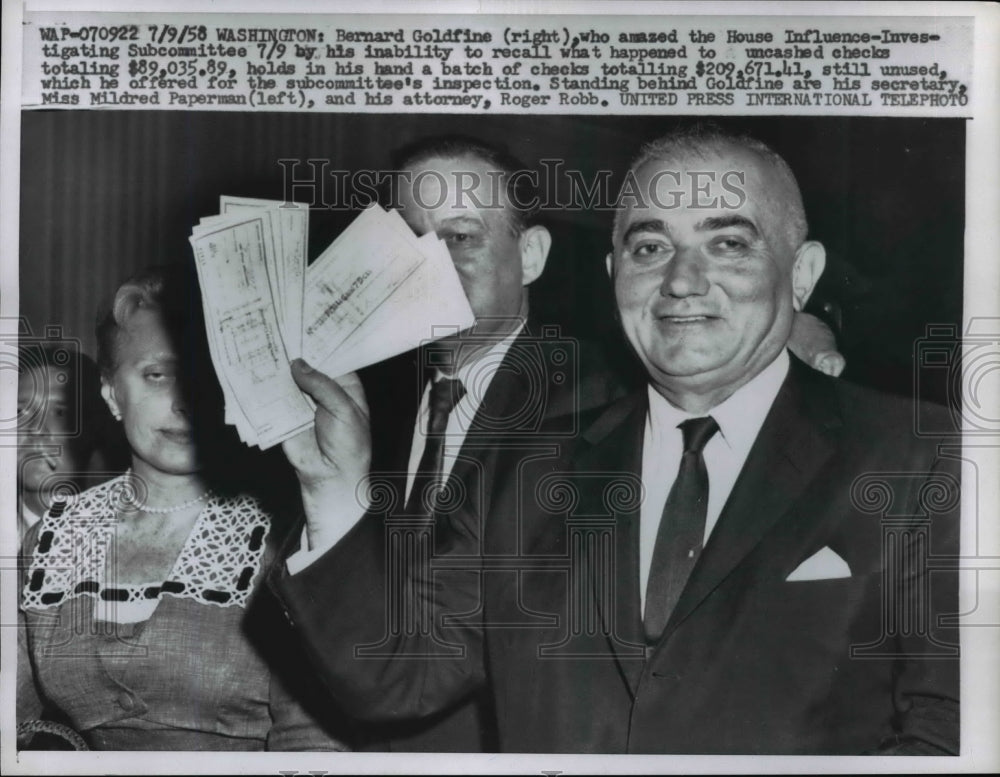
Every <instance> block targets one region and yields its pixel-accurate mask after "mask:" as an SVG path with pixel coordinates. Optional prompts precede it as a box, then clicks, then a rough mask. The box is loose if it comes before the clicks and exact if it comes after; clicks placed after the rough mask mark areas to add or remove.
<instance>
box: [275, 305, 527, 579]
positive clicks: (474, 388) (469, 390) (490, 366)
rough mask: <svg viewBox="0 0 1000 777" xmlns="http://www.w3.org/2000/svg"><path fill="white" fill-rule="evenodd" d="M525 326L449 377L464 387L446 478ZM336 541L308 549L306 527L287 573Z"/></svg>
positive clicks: (451, 430) (447, 451)
mask: <svg viewBox="0 0 1000 777" xmlns="http://www.w3.org/2000/svg"><path fill="white" fill-rule="evenodd" d="M523 329H524V323H523V322H522V323H521V325H520V326H518V327H517V329H515V330H514V331H513V332H511V333H510V334H509V335H508V336H507V337H505V338H504V339H503V340H501V341H500V342H498V343H497V344H496V345H494V346H493V347H492V348H490V349H489V350H488V351H487V352H486V353H485V354H483V355H482V356H480V357H479V358H478V359H476V360H475V361H474V362H469V363H466V364H463V365H462V366H461V367H459V369H458V370H457V371H456V372H455V374H454V375H453V376H451V377H454V378H457V379H458V380H460V381H462V385H463V386H465V396H463V397H462V399H460V400H459V401H458V403H457V404H456V405H455V407H454V408H453V409H452V411H451V413H450V414H449V415H448V426H447V428H446V429H445V443H444V461H443V464H442V474H443V476H444V477H445V478H447V477H448V476H449V475H450V474H451V470H452V469H453V468H454V466H455V460H456V459H457V458H458V452H459V450H461V448H462V444H463V443H464V442H465V437H466V435H467V434H468V432H469V428H470V427H471V425H472V420H473V419H474V418H475V417H476V413H477V412H479V407H480V405H482V403H483V398H484V397H485V396H486V391H487V389H488V388H489V386H490V384H491V383H492V382H493V378H494V377H495V376H496V373H497V370H499V369H500V365H501V363H502V362H503V360H504V359H505V358H506V356H507V352H508V351H510V348H511V346H512V345H513V344H514V340H516V339H517V337H518V335H520V334H521V332H522V331H523ZM441 377H444V376H442V375H437V376H436V377H435V380H439V379H440V378H441ZM430 393H431V386H430V383H428V384H427V387H426V388H425V389H424V394H423V396H422V397H421V399H420V408H419V409H418V411H417V420H416V423H415V425H414V430H413V443H412V445H411V446H410V462H409V467H408V468H407V475H406V496H407V498H409V496H410V489H411V488H412V487H413V481H414V479H415V477H416V473H417V469H418V468H419V466H420V457H421V456H423V454H424V447H425V444H426V442H427V421H428V417H429V415H430ZM334 544H336V543H332V544H328V545H324V546H321V547H316V548H311V549H307V545H306V530H305V529H303V531H302V540H301V544H300V545H299V547H300V550H298V551H297V552H295V553H293V554H291V555H290V556H289V557H288V560H287V562H286V563H287V566H288V572H289V574H293V575H294V574H296V573H297V572H301V571H302V570H303V569H305V568H306V567H307V566H309V565H310V564H311V563H312V562H313V561H315V560H316V559H318V558H319V557H320V556H322V555H323V554H324V553H326V552H327V551H328V550H329V549H330V548H331V547H333V545H334Z"/></svg>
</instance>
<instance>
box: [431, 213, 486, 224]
mask: <svg viewBox="0 0 1000 777" xmlns="http://www.w3.org/2000/svg"><path fill="white" fill-rule="evenodd" d="M483 221H484V219H482V218H480V217H476V216H473V215H471V214H468V215H466V214H460V215H457V216H448V217H447V218H443V219H441V224H461V223H463V222H469V223H472V224H482V223H483Z"/></svg>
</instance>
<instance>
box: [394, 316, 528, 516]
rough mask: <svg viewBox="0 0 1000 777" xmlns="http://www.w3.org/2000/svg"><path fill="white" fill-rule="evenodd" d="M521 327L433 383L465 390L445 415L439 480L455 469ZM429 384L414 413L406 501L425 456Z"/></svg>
mask: <svg viewBox="0 0 1000 777" xmlns="http://www.w3.org/2000/svg"><path fill="white" fill-rule="evenodd" d="M523 329H524V324H521V325H520V326H519V327H518V328H517V329H515V330H514V331H513V332H511V334H510V335H508V336H507V337H505V338H504V339H503V340H501V341H500V342H498V343H497V344H496V345H494V346H493V347H492V348H490V350H489V351H487V352H486V353H485V354H483V355H482V356H481V357H479V358H478V359H476V360H475V361H474V362H471V363H466V364H463V365H462V366H461V367H459V368H458V370H456V372H455V374H454V375H451V376H447V375H443V374H440V373H439V374H437V375H436V376H435V378H434V380H435V381H438V380H441V379H443V378H446V377H451V378H453V379H457V380H460V381H461V382H462V385H463V386H464V387H465V395H464V396H463V397H462V398H461V399H460V400H459V401H458V402H457V403H456V405H455V407H454V408H452V411H451V413H450V414H449V415H448V426H447V428H446V429H445V433H444V462H443V463H442V470H441V474H442V479H443V480H447V479H448V476H449V475H451V471H452V469H453V468H454V466H455V460H456V459H457V458H458V452H459V450H461V448H462V445H463V444H464V443H465V437H466V435H467V434H468V433H469V428H470V427H471V426H472V420H473V419H474V418H475V417H476V413H478V412H479V408H480V406H481V405H482V404H483V397H485V396H486V391H487V389H489V387H490V384H491V383H492V382H493V377H494V376H495V375H496V373H497V370H499V369H500V365H501V363H502V362H503V360H504V359H505V358H507V352H508V351H510V348H511V346H512V345H513V344H514V340H516V339H517V336H518V335H519V334H521V331H522V330H523ZM430 401H431V384H430V383H428V384H427V386H426V387H425V388H424V394H423V396H422V397H421V398H420V409H419V410H418V411H417V421H416V424H415V426H414V429H413V443H412V445H411V447H410V464H409V467H408V468H407V474H406V497H407V499H409V497H410V489H412V488H413V481H414V479H415V478H416V474H417V470H418V469H419V468H420V458H421V457H422V456H423V455H424V448H425V447H426V443H427V423H428V421H429V420H430V412H431V410H430Z"/></svg>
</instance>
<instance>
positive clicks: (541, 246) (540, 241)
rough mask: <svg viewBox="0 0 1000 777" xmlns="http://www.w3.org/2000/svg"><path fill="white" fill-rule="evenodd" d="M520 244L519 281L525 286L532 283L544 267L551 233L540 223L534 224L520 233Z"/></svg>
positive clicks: (547, 256)
mask: <svg viewBox="0 0 1000 777" xmlns="http://www.w3.org/2000/svg"><path fill="white" fill-rule="evenodd" d="M520 246H521V283H522V284H523V285H525V286H527V285H528V284H529V283H534V281H535V280H536V279H537V278H538V276H539V275H541V274H542V270H544V269H545V260H546V259H548V258H549V248H551V247H552V235H551V234H549V230H547V229H546V228H545V227H543V226H542V225H541V224H535V225H534V226H532V227H528V228H527V229H526V230H524V232H522V233H521V237H520Z"/></svg>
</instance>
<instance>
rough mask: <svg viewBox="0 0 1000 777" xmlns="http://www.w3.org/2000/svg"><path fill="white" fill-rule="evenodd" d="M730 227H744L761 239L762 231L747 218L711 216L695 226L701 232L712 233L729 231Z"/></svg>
mask: <svg viewBox="0 0 1000 777" xmlns="http://www.w3.org/2000/svg"><path fill="white" fill-rule="evenodd" d="M729 227H743V228H744V229H746V230H747V231H749V232H750V233H751V234H752V235H753V236H754V237H760V230H758V229H757V225H756V224H754V223H753V222H752V221H751V220H750V219H748V218H747V217H746V216H738V215H736V214H732V215H730V216H709V217H708V218H707V219H702V220H701V221H699V222H698V223H697V224H695V227H694V228H695V229H696V230H697V231H699V232H711V231H713V230H716V229H727V228H729Z"/></svg>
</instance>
